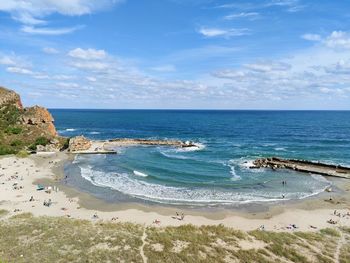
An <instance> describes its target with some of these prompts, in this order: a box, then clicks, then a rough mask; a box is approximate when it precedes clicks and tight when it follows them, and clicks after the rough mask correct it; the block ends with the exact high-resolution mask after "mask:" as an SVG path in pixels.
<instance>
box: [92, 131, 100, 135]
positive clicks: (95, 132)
mask: <svg viewBox="0 0 350 263" xmlns="http://www.w3.org/2000/svg"><path fill="white" fill-rule="evenodd" d="M89 133H90V134H100V132H97V131H93V132H89Z"/></svg>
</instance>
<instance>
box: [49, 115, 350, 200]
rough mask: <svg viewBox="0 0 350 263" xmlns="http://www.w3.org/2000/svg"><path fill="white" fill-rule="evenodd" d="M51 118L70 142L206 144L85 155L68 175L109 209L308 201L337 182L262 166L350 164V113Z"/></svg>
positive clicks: (73, 183)
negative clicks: (282, 161)
mask: <svg viewBox="0 0 350 263" xmlns="http://www.w3.org/2000/svg"><path fill="white" fill-rule="evenodd" d="M50 111H51V113H52V115H53V116H54V119H55V125H56V128H57V130H58V132H59V134H60V135H62V136H67V137H72V136H76V135H84V136H86V137H88V138H90V139H112V138H146V139H165V140H182V141H191V142H194V143H196V145H197V147H190V148H181V149H179V148H174V147H163V146H162V147H161V146H154V147H150V146H147V147H146V146H132V147H122V148H117V149H116V150H117V152H118V154H116V155H103V154H99V155H77V156H75V158H74V160H73V161H72V162H71V163H69V164H68V165H67V166H66V168H65V173H66V177H67V178H66V183H67V184H68V185H71V186H73V187H77V188H79V189H80V190H83V191H85V192H89V193H91V194H93V195H95V196H97V197H100V198H102V199H105V200H107V201H109V202H122V201H132V202H135V201H136V202H137V201H140V202H148V203H153V204H169V205H183V206H186V205H189V206H221V205H222V206H229V205H238V204H240V205H241V204H249V203H254V204H260V203H263V202H280V201H286V200H300V199H305V198H308V197H312V196H316V195H318V194H319V193H321V192H324V190H325V189H326V188H327V187H329V186H331V185H332V182H331V181H330V180H329V179H327V178H326V177H323V176H321V175H315V174H306V173H299V172H295V171H288V170H277V171H273V170H271V169H250V168H249V167H250V166H251V165H252V162H253V160H255V159H256V158H261V157H271V156H278V157H283V158H296V159H306V160H311V161H320V162H324V163H329V164H341V165H345V166H350V111H253V110H252V111H240V110H232V111H231V110H72V109H52V110H50ZM283 181H286V184H283V183H282V182H283Z"/></svg>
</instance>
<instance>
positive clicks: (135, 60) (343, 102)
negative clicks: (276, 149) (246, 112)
mask: <svg viewBox="0 0 350 263" xmlns="http://www.w3.org/2000/svg"><path fill="white" fill-rule="evenodd" d="M349 10H350V1H348V0H337V1H329V0H317V1H316V0H236V1H235V0H225V1H224V0H223V1H221V0H216V1H214V0H26V1H24V0H1V1H0V86H4V87H7V88H10V89H13V90H15V91H17V92H18V93H20V94H21V97H22V100H23V102H24V104H25V105H28V106H30V105H35V104H39V105H43V106H45V107H48V108H100V109H284V110H298V109H315V110H350V13H349Z"/></svg>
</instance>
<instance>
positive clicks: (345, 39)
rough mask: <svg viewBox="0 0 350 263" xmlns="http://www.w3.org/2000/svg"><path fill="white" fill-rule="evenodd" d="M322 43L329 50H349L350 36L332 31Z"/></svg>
mask: <svg viewBox="0 0 350 263" xmlns="http://www.w3.org/2000/svg"><path fill="white" fill-rule="evenodd" d="M324 42H325V44H326V46H328V47H331V48H344V49H350V34H349V33H347V32H343V31H333V32H332V33H331V34H330V35H329V36H328V37H327V38H326V39H325V40H324Z"/></svg>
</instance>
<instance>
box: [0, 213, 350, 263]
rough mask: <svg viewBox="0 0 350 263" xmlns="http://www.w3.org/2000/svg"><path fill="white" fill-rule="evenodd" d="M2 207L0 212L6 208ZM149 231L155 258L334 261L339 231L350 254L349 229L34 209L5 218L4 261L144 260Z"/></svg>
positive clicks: (0, 251)
mask: <svg viewBox="0 0 350 263" xmlns="http://www.w3.org/2000/svg"><path fill="white" fill-rule="evenodd" d="M1 211H2V210H0V216H1V214H2V213H6V212H7V211H4V212H1ZM348 231H349V232H348ZM144 233H145V234H146V238H145V243H144V247H143V251H144V254H145V256H146V257H147V259H148V262H150V263H153V262H193V263H194V262H218V263H220V262H222V263H224V262H229V261H233V262H247V263H248V262H261V263H265V262H266V263H269V262H286V261H288V262H321V263H331V262H334V254H335V247H336V245H337V242H338V240H339V239H340V237H339V235H340V233H341V234H342V235H344V236H346V238H347V239H346V240H347V242H345V245H344V246H343V247H342V248H341V250H340V262H342V263H345V262H349V258H350V242H349V241H350V238H349V237H350V230H349V229H338V230H333V229H325V230H321V231H319V232H316V233H312V232H293V233H276V232H268V231H250V232H243V231H238V230H234V229H231V228H227V227H224V226H222V225H219V226H201V227H196V226H193V225H183V226H180V227H165V228H158V227H145V226H141V225H136V224H131V223H109V222H95V223H94V222H90V221H86V220H75V219H68V218H63V217H61V218H57V217H56V218H52V217H33V215H32V214H30V213H24V214H18V215H15V216H12V217H11V218H9V219H5V220H0V258H1V260H2V261H4V262H143V260H142V257H141V253H140V248H141V246H142V244H143V241H142V236H143V234H144ZM247 244H248V245H247ZM249 244H250V245H249ZM327 248H328V249H327ZM21 255H22V256H21Z"/></svg>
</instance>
